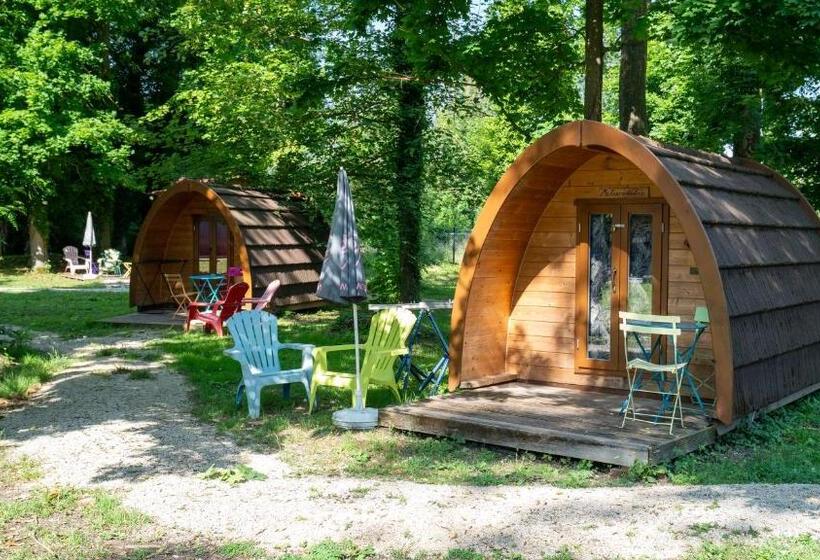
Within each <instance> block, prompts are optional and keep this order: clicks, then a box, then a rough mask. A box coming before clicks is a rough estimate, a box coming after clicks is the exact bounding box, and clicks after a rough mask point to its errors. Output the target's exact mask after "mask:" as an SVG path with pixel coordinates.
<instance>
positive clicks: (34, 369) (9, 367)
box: [0, 329, 69, 404]
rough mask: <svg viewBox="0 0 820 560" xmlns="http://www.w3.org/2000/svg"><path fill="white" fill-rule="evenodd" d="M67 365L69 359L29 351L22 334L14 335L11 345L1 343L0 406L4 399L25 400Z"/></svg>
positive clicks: (1, 331) (0, 332) (0, 330)
mask: <svg viewBox="0 0 820 560" xmlns="http://www.w3.org/2000/svg"><path fill="white" fill-rule="evenodd" d="M2 333H3V330H2V329H0V334H2ZM68 364H69V360H68V358H65V357H61V356H56V355H46V354H43V353H42V352H36V351H33V350H31V349H30V348H28V347H27V346H26V345H25V333H18V334H16V335H14V337H13V338H12V341H11V342H2V343H0V404H2V401H3V400H19V399H25V398H26V397H28V396H29V395H30V394H32V393H34V392H36V391H37V390H38V389H39V387H40V384H42V383H44V382H45V381H48V380H49V379H50V378H51V376H52V375H54V374H55V373H57V372H58V371H60V370H61V369H64V368H65V367H67V366H68Z"/></svg>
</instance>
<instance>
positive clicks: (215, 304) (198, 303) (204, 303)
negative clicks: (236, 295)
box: [188, 301, 223, 308]
mask: <svg viewBox="0 0 820 560" xmlns="http://www.w3.org/2000/svg"><path fill="white" fill-rule="evenodd" d="M221 303H223V302H221V301H215V302H213V303H208V302H207V301H192V302H191V303H189V304H188V307H189V308H191V307H218V306H219V305H220V304H221Z"/></svg>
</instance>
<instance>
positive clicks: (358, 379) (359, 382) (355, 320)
mask: <svg viewBox="0 0 820 560" xmlns="http://www.w3.org/2000/svg"><path fill="white" fill-rule="evenodd" d="M358 308H359V306H358V305H356V304H355V303H354V304H353V340H354V341H355V343H356V410H362V409H363V408H364V403H363V402H362V372H361V366H360V365H359V314H358Z"/></svg>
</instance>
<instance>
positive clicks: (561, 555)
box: [543, 546, 575, 560]
mask: <svg viewBox="0 0 820 560" xmlns="http://www.w3.org/2000/svg"><path fill="white" fill-rule="evenodd" d="M543 560H575V555H574V554H573V553H572V551H571V550H570V548H569V547H568V546H562V547H561V548H559V549H558V550H556V551H555V552H553V553H552V554H545V555H544V557H543Z"/></svg>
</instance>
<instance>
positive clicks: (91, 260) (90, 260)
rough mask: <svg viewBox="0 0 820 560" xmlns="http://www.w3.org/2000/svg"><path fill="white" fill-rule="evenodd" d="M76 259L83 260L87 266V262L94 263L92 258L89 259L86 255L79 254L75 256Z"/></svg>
mask: <svg viewBox="0 0 820 560" xmlns="http://www.w3.org/2000/svg"><path fill="white" fill-rule="evenodd" d="M77 260H78V261H85V265H86V266H88V265H89V264H93V263H94V260H93V259H89V258H88V257H79V256H78V257H77Z"/></svg>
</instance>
